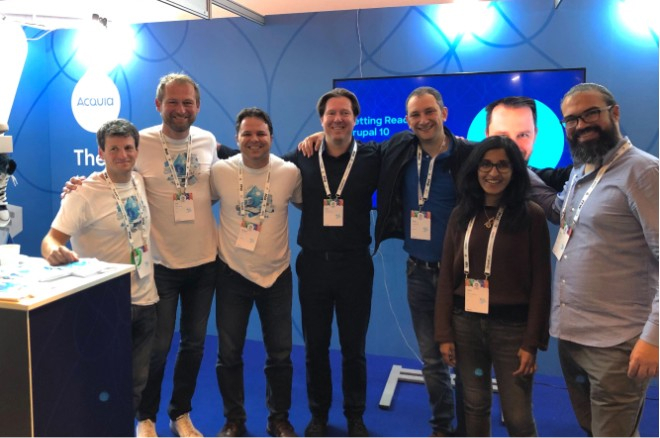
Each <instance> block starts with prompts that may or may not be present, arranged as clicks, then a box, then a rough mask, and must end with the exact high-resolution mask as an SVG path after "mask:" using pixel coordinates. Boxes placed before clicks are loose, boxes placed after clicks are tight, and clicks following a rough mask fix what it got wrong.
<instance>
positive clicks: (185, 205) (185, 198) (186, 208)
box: [173, 193, 195, 222]
mask: <svg viewBox="0 0 660 438" xmlns="http://www.w3.org/2000/svg"><path fill="white" fill-rule="evenodd" d="M173 199H174V222H189V221H194V220H195V206H194V204H193V195H192V193H175V194H174V195H173Z"/></svg>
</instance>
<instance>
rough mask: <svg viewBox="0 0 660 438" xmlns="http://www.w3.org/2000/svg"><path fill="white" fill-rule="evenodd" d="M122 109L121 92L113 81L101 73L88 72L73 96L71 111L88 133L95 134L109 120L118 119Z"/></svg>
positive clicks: (74, 90)
mask: <svg viewBox="0 0 660 438" xmlns="http://www.w3.org/2000/svg"><path fill="white" fill-rule="evenodd" d="M120 109H121V99H120V97H119V90H118V89H117V86H116V85H115V83H114V82H112V79H110V78H109V77H108V76H107V75H106V74H104V73H101V72H87V73H85V75H84V76H83V77H82V78H80V80H79V81H78V83H77V84H76V86H75V88H74V89H73V93H72V94H71V110H72V111H73V116H74V117H75V118H76V121H77V122H78V124H79V125H80V127H81V128H83V129H84V130H86V131H89V132H94V133H96V131H97V130H98V129H99V127H100V126H101V125H102V124H103V123H105V122H107V121H108V120H112V119H116V118H117V116H119V110H120Z"/></svg>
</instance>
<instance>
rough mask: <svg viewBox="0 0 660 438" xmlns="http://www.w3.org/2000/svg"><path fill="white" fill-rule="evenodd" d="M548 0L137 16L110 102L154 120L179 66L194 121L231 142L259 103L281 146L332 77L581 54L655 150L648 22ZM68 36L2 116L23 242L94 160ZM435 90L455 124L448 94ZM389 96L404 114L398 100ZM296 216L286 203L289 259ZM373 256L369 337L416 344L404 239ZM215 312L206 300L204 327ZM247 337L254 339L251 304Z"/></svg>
mask: <svg viewBox="0 0 660 438" xmlns="http://www.w3.org/2000/svg"><path fill="white" fill-rule="evenodd" d="M553 3H554V2H553V1H551V0H543V1H541V0H536V1H529V0H508V1H498V2H492V3H490V4H489V8H490V12H491V13H493V14H494V15H495V17H496V18H495V22H494V25H493V26H492V27H490V28H489V29H476V30H474V31H472V32H469V33H466V34H464V35H458V36H454V35H450V34H448V33H447V32H445V30H444V29H443V28H442V27H440V26H439V25H437V24H436V19H435V17H436V16H437V14H438V13H440V14H442V11H443V8H445V7H447V6H446V5H440V6H423V7H409V8H386V9H368V10H361V11H341V12H325V13H313V14H295V15H280V16H270V17H267V20H266V25H265V26H258V25H256V24H254V23H251V22H249V21H247V20H244V19H240V18H235V19H220V20H211V21H201V20H200V21H189V22H173V23H155V24H143V25H138V26H134V30H135V32H136V38H137V45H136V48H135V50H134V52H133V56H132V59H131V60H130V61H129V62H128V63H127V64H124V65H122V66H119V67H116V68H115V69H114V70H112V71H111V72H110V73H109V77H110V78H111V79H112V81H113V82H114V83H115V84H116V87H117V88H118V90H119V96H120V99H121V110H120V114H119V116H120V117H123V118H127V119H129V120H131V121H133V122H134V123H135V124H136V125H137V126H138V127H139V128H143V127H147V126H151V125H155V124H159V123H160V117H159V114H158V112H157V111H156V109H155V106H154V95H155V87H156V84H157V82H158V80H159V78H160V77H161V76H162V75H164V74H166V73H168V72H178V71H184V72H186V73H188V74H190V75H191V76H192V77H193V78H194V79H195V80H196V81H197V82H198V83H199V84H200V86H201V91H202V104H201V112H200V114H199V116H198V118H197V122H196V125H197V126H200V127H203V128H205V129H208V130H210V131H212V132H213V133H214V134H215V135H216V137H217V138H218V140H219V141H220V142H222V143H225V144H229V145H234V144H235V140H234V117H235V115H236V114H237V112H238V111H239V110H240V109H241V108H243V107H247V106H258V107H261V108H264V109H265V110H266V111H268V112H269V113H270V114H271V116H272V119H273V124H274V127H275V134H274V144H273V152H274V153H275V154H280V153H284V152H286V151H288V150H289V149H291V148H293V147H295V145H296V144H297V142H298V141H299V140H300V139H301V138H303V137H304V136H305V135H307V134H309V133H311V132H315V131H318V130H320V123H319V119H318V117H317V115H316V111H315V104H316V100H317V99H318V97H319V96H320V95H321V94H323V93H324V92H326V91H328V90H329V89H330V88H331V86H332V80H333V79H334V78H347V77H375V76H391V75H418V74H442V73H457V72H478V71H505V70H533V69H555V68H557V69H559V68H574V67H585V68H586V75H587V80H588V81H590V82H598V83H601V84H603V85H605V86H607V87H608V88H609V89H610V90H611V91H612V92H613V93H614V95H615V97H616V98H617V99H618V101H619V104H620V105H621V114H622V117H621V127H622V130H623V132H624V134H625V135H629V136H630V138H631V139H632V141H633V143H634V144H635V145H636V146H638V147H640V148H641V149H644V150H646V151H648V152H649V153H651V154H654V155H656V156H657V155H658V35H657V33H656V32H657V29H655V31H653V30H650V29H649V28H644V27H643V26H637V29H635V30H636V32H633V30H631V29H629V28H627V27H626V26H625V25H624V24H623V23H622V22H621V21H620V18H621V14H620V13H619V7H620V6H621V3H622V2H621V0H566V1H564V2H562V4H561V6H560V7H559V8H558V9H555V8H554V7H553ZM25 30H26V34H27V35H28V37H36V36H39V35H38V34H39V32H38V31H37V30H35V29H30V28H26V29H25ZM74 36H75V31H73V30H59V31H55V32H52V33H50V34H48V35H45V36H44V37H42V38H39V39H36V38H35V39H34V40H32V41H30V42H29V54H28V60H27V62H26V66H25V69H24V72H23V76H22V78H21V82H20V84H19V88H18V92H17V97H16V101H15V103H14V107H13V110H12V113H11V117H10V120H9V126H10V132H9V133H8V134H10V135H13V136H14V150H15V151H14V154H13V158H14V159H15V160H16V161H17V163H18V171H17V173H16V178H17V180H18V182H19V185H18V186H16V187H14V186H12V185H11V184H10V187H9V190H8V196H9V202H10V203H11V204H15V205H18V206H21V207H22V208H23V218H24V229H23V232H22V233H21V234H19V235H18V236H16V237H15V239H14V240H15V241H16V242H17V243H20V244H21V245H22V252H23V253H25V254H29V255H33V256H38V255H39V244H40V241H41V239H42V237H43V235H44V234H45V233H46V232H47V231H48V229H49V226H50V223H51V221H52V219H53V217H54V215H55V213H56V212H57V209H58V207H59V193H60V188H61V187H62V184H63V182H64V181H65V180H66V179H68V178H69V177H70V176H71V175H77V174H89V173H90V172H91V171H93V170H96V169H98V168H99V167H97V166H92V165H85V162H84V161H85V160H84V159H83V160H80V161H82V162H79V159H80V157H82V156H83V155H84V153H83V152H75V151H76V150H78V151H81V150H82V151H85V150H87V153H90V154H94V153H95V151H96V148H97V147H96V141H95V136H94V134H93V133H91V132H87V131H85V130H84V129H82V128H81V127H80V126H79V125H78V123H77V122H76V119H75V118H74V116H73V113H72V109H71V107H72V105H71V96H72V92H73V90H74V87H75V86H76V83H77V82H78V81H79V80H80V78H81V77H82V76H83V74H84V73H85V67H84V66H83V65H81V64H80V63H79V62H78V60H77V58H76V57H75V49H74V47H73V40H74ZM440 91H441V92H442V90H440ZM445 103H446V105H447V106H448V107H449V109H450V112H449V119H448V120H447V125H448V126H449V127H450V128H451V127H452V119H451V114H452V113H451V107H452V104H453V102H445ZM456 104H458V103H456ZM393 107H394V108H395V109H396V111H398V112H399V114H400V116H403V115H405V107H404V102H394V103H393ZM456 134H458V135H466V134H467V133H462V132H457V133H456ZM216 214H217V212H216ZM374 219H375V213H374ZM298 223H299V214H298V212H297V211H296V210H295V209H292V210H291V219H290V241H291V248H292V257H293V259H294V260H295V257H296V256H297V254H298V246H297V244H296V235H297V231H298ZM374 262H375V267H376V274H375V281H374V295H373V310H372V322H371V326H370V330H369V337H368V344H367V346H368V351H369V352H370V353H373V354H382V355H391V356H404V357H413V356H415V355H416V354H417V348H416V341H415V339H414V334H413V331H412V326H411V322H410V317H409V313H408V306H407V302H406V294H405V291H406V284H405V275H404V263H405V256H404V253H403V250H402V248H401V242H400V241H387V242H385V244H384V245H382V246H381V250H380V252H379V253H378V254H377V255H376V256H375V257H374ZM295 288H297V285H296V284H294V289H295ZM293 312H294V325H295V326H294V342H295V343H296V344H302V343H303V339H302V332H301V329H300V309H299V306H298V303H297V299H294V310H293ZM213 318H214V315H213V313H212V320H211V321H210V322H209V333H211V334H214V333H215V324H214V320H213ZM249 337H250V338H251V339H260V329H259V325H258V320H257V318H253V321H251V324H250V330H249ZM336 346H337V343H336V339H334V340H333V347H336ZM540 363H541V369H540V371H541V372H542V373H546V374H559V369H558V366H557V361H556V352H555V350H554V347H551V349H550V351H549V352H547V353H543V354H541V355H540Z"/></svg>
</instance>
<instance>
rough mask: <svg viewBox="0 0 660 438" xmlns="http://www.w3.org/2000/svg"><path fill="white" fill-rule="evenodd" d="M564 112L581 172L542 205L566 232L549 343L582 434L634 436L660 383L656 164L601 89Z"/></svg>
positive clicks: (577, 96)
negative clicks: (654, 381) (657, 380)
mask: <svg viewBox="0 0 660 438" xmlns="http://www.w3.org/2000/svg"><path fill="white" fill-rule="evenodd" d="M561 110H562V113H563V116H564V119H563V120H562V124H563V125H564V127H565V128H566V137H567V138H568V141H569V144H570V148H571V155H572V157H573V162H574V165H575V168H574V169H573V171H572V172H571V175H570V179H569V182H568V184H567V185H566V188H565V189H564V191H563V192H562V193H561V194H559V195H557V196H556V197H555V198H554V199H553V201H554V202H545V203H544V208H545V209H546V214H547V215H548V218H549V219H550V220H551V221H553V222H555V223H559V225H560V230H559V233H558V236H557V241H556V242H555V245H554V247H553V253H554V255H555V256H556V257H557V264H556V268H555V278H554V281H553V297H552V313H551V322H550V334H551V335H552V336H555V337H557V338H559V359H560V363H561V366H562V371H563V374H564V378H565V380H566V384H567V386H568V391H569V396H570V398H571V403H572V405H573V410H574V411H575V415H576V417H577V420H578V423H579V424H580V426H581V427H582V428H583V429H584V430H585V431H586V432H588V433H589V434H590V435H592V436H636V435H639V430H638V425H639V419H640V417H641V413H642V408H643V406H644V399H645V395H646V389H647V387H648V385H649V381H650V379H651V378H652V377H653V376H657V375H658V159H657V158H656V157H654V156H652V155H649V154H648V153H646V152H643V151H641V150H640V149H638V148H636V147H634V146H633V145H632V143H631V142H630V140H629V139H628V138H627V137H623V136H622V134H621V130H620V128H619V119H620V108H619V105H618V104H617V103H616V100H615V99H614V96H613V95H612V94H611V93H610V91H609V90H607V89H606V88H605V87H603V86H601V85H598V84H592V83H586V84H579V85H576V86H575V87H573V88H571V89H570V90H569V91H568V92H567V93H566V95H565V96H564V98H563V100H562V103H561Z"/></svg>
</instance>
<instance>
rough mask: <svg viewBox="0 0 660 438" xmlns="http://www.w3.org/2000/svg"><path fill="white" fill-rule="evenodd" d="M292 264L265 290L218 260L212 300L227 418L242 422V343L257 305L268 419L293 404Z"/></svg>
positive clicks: (284, 414) (218, 369) (283, 414)
mask: <svg viewBox="0 0 660 438" xmlns="http://www.w3.org/2000/svg"><path fill="white" fill-rule="evenodd" d="M292 289H293V284H292V279H291V268H287V269H286V270H285V271H284V272H283V273H282V274H280V276H279V277H278V278H277V280H276V281H275V283H273V285H272V286H271V287H268V288H263V287H261V286H259V285H257V284H255V283H253V282H251V281H250V280H248V279H246V278H245V277H243V276H242V275H240V274H239V273H237V272H235V271H233V270H232V269H231V268H230V267H229V266H227V265H226V264H225V263H223V262H220V271H219V274H218V286H217V299H216V307H215V309H216V324H217V328H218V342H219V348H218V362H217V364H216V374H217V378H218V385H219V386H220V393H221V394H222V401H223V405H224V415H225V417H226V418H227V420H230V421H245V419H246V413H245V391H244V386H243V347H244V346H245V336H246V332H247V326H248V322H249V319H250V313H251V312H252V307H254V306H255V305H256V307H257V312H259V320H260V321H261V333H262V336H263V341H264V347H265V349H266V366H265V368H264V373H265V374H266V405H267V407H268V411H269V415H268V420H269V421H273V420H285V419H288V418H289V408H290V407H291V383H292V379H293V365H292V363H291V348H292V334H291V331H292V329H291V326H292V322H291V300H292V298H291V297H292Z"/></svg>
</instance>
